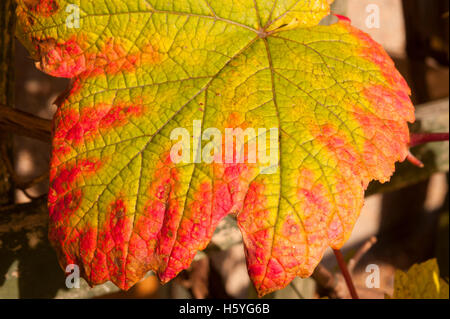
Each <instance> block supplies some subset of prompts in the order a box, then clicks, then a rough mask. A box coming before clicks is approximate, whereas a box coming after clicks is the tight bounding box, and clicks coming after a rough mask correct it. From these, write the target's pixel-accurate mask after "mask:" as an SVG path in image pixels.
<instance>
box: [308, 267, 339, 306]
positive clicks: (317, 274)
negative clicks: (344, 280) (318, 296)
mask: <svg viewBox="0 0 450 319" xmlns="http://www.w3.org/2000/svg"><path fill="white" fill-rule="evenodd" d="M311 277H312V278H313V279H314V280H315V281H316V283H317V286H318V287H319V288H320V290H321V291H322V292H324V294H325V295H327V296H329V297H330V298H337V297H339V293H338V291H337V289H336V287H337V286H338V282H337V280H336V277H335V276H334V275H333V274H332V273H331V272H330V271H329V270H328V269H327V268H325V267H324V266H323V265H321V264H319V265H318V266H317V267H316V269H315V270H314V272H313V274H312V276H311Z"/></svg>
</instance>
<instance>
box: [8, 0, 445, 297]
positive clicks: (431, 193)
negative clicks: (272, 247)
mask: <svg viewBox="0 0 450 319" xmlns="http://www.w3.org/2000/svg"><path fill="white" fill-rule="evenodd" d="M373 4H375V5H377V6H378V8H379V14H380V28H368V27H367V24H366V22H367V18H368V16H369V15H370V14H371V12H372V11H371V12H367V11H366V10H367V8H368V5H373ZM448 6H449V3H448V1H447V0H442V1H441V0H431V1H425V0H406V1H401V0H337V1H336V4H335V5H334V12H336V13H340V14H344V15H346V16H348V17H349V18H350V19H351V20H352V22H353V24H354V25H355V26H357V27H359V28H361V29H362V30H364V31H365V32H367V33H369V34H370V35H371V36H372V37H373V38H374V39H375V40H376V41H378V42H379V43H381V44H382V45H383V46H384V48H386V50H387V51H388V53H389V54H390V55H391V56H392V58H393V59H394V60H395V62H396V65H397V67H398V68H399V70H400V71H401V73H402V74H403V75H404V77H405V78H406V79H407V81H408V83H409V84H410V86H411V88H412V90H413V100H414V103H415V105H417V106H421V107H420V108H418V113H420V115H421V117H420V118H421V121H419V123H416V124H415V126H413V129H416V130H422V131H424V130H426V131H437V132H439V131H448V112H449V111H448V96H449V68H448V57H449V52H448V21H449V19H448ZM15 78H16V82H15V102H14V105H15V107H16V108H17V109H20V110H23V111H25V112H30V113H33V114H35V115H37V116H39V117H42V118H46V119H51V118H52V116H53V114H54V112H55V110H56V108H55V106H54V105H53V102H54V100H55V99H56V97H57V96H58V95H59V94H60V93H61V92H62V91H64V89H65V88H66V87H67V85H68V80H64V79H57V78H51V77H49V76H47V75H45V74H43V73H41V72H40V71H38V70H37V69H36V68H35V67H34V64H33V61H32V60H31V59H30V57H29V56H28V54H27V52H26V50H25V49H24V48H23V47H22V46H21V44H20V43H19V42H17V44H16V54H15ZM423 105H425V106H423ZM2 138H3V139H6V138H7V137H6V136H2ZM9 150H10V152H11V155H12V158H13V165H14V169H15V171H16V173H17V175H18V178H19V179H20V180H25V181H28V180H33V179H35V178H39V177H41V176H43V177H42V180H43V181H42V182H40V183H38V184H37V185H34V186H33V187H31V188H29V189H27V190H26V194H25V193H24V192H23V191H21V190H15V191H14V192H15V195H14V198H15V203H10V204H11V205H12V204H17V203H22V204H25V205H26V203H29V202H30V201H31V199H30V198H38V197H39V196H41V195H45V194H46V192H47V188H48V180H47V178H46V172H48V169H49V168H48V163H49V160H50V151H51V148H50V145H49V144H47V143H44V142H40V141H37V140H34V139H30V138H25V137H19V136H14V137H13V142H12V145H10V148H9ZM413 153H414V154H417V156H418V157H419V158H421V159H425V160H426V161H425V163H426V164H427V165H428V167H427V168H426V169H422V170H420V169H417V168H414V167H412V165H411V164H409V163H402V164H399V166H398V167H399V171H400V173H399V174H397V175H398V176H396V177H395V178H394V182H393V184H392V185H387V186H381V185H376V184H375V185H373V186H372V188H371V189H370V190H369V192H370V193H372V194H373V195H370V196H368V197H367V201H366V205H365V207H364V210H363V212H362V214H361V217H360V219H359V221H358V223H357V225H356V227H355V230H354V233H353V235H352V238H351V239H350V241H349V242H348V243H347V245H346V246H345V247H344V249H343V253H344V255H345V256H346V258H347V259H349V260H350V259H352V258H354V257H355V255H356V256H357V260H356V261H357V263H356V264H355V265H352V269H353V276H354V280H355V284H356V286H357V289H358V292H359V294H360V296H361V297H362V298H383V297H384V294H385V293H388V294H390V293H392V289H393V278H394V271H395V269H408V268H409V267H410V266H411V265H412V264H414V263H417V262H421V261H425V260H427V259H429V258H433V257H437V258H438V261H439V264H440V266H441V274H442V276H444V277H448V267H449V265H448V255H449V247H448V236H449V235H448V173H447V172H448V143H439V145H437V144H436V145H434V146H432V147H426V148H418V149H414V150H413ZM1 164H2V163H1V162H0V166H1ZM403 186H404V187H403ZM38 201H42V202H44V200H43V199H39V200H38ZM0 204H3V203H0ZM43 206H44V205H40V206H36V205H33V206H31V205H30V206H21V209H19V210H17V211H15V213H14V214H16V215H15V217H14V218H13V217H5V216H2V211H0V298H85V297H97V298H192V297H195V298H213V297H214V298H248V297H255V293H254V291H253V289H252V288H251V285H250V281H249V278H248V275H247V270H246V264H245V256H244V250H243V246H242V242H241V237H240V234H239V231H238V230H237V229H236V226H235V225H234V221H233V220H231V219H226V220H225V221H224V222H223V223H222V224H221V226H220V229H219V231H218V232H217V234H216V235H215V237H214V239H213V243H212V244H211V245H210V247H208V249H207V252H206V254H205V253H200V254H199V255H198V256H197V258H196V261H195V262H194V263H193V265H192V266H191V268H190V269H189V270H187V271H185V272H183V273H182V274H181V275H180V276H179V277H178V278H177V279H176V280H174V281H173V282H172V283H170V284H168V285H166V286H164V287H162V286H160V285H159V283H158V281H157V280H156V278H155V277H154V276H153V275H151V274H149V276H148V277H147V278H146V279H145V280H143V281H142V282H141V283H140V284H138V285H137V286H136V287H134V288H132V289H131V290H130V291H129V292H118V291H117V289H116V288H115V287H114V286H113V285H112V284H105V285H102V286H100V287H96V288H95V289H90V288H89V287H88V286H87V284H86V283H85V282H83V283H82V288H81V289H73V290H67V289H66V288H65V278H64V272H63V271H62V270H61V269H60V267H59V265H58V264H57V261H56V256H55V253H54V251H53V249H52V248H51V247H50V245H49V243H48V240H47V231H46V223H47V220H46V218H45V214H46V212H45V208H43ZM2 222H3V223H2ZM5 223H6V224H5ZM374 236H375V237H376V238H377V242H376V243H375V242H374V241H371V240H372V238H373V237H374ZM362 247H364V249H363V250H361V248H362ZM359 255H361V256H359ZM354 261H355V260H353V262H354ZM322 264H323V266H324V267H325V268H326V269H328V270H329V271H330V272H331V273H332V274H333V276H334V277H333V278H335V279H336V278H337V281H336V285H338V286H339V287H335V288H336V290H339V296H340V297H349V296H348V293H347V291H346V287H345V286H342V278H340V274H339V270H338V268H337V266H336V262H335V258H334V255H333V253H332V252H331V250H330V251H328V252H327V254H326V256H325V257H324V260H323V262H322ZM370 264H375V265H377V266H378V267H379V268H380V275H381V286H380V288H378V289H369V288H367V286H366V279H367V276H368V275H369V273H367V272H366V267H367V265H370ZM317 286H318V284H317V282H316V281H315V280H314V279H306V280H301V279H296V280H295V281H294V282H293V284H291V285H290V286H288V287H287V288H286V289H284V290H283V291H280V292H277V293H276V294H272V295H270V296H268V297H269V298H316V297H319V294H318V293H317V292H318V291H319V292H320V291H321V289H319V288H323V287H317ZM319 286H320V285H319ZM322 290H323V289H322ZM322 295H323V294H322Z"/></svg>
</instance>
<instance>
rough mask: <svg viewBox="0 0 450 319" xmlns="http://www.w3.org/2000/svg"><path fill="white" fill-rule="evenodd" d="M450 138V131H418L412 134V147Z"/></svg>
mask: <svg viewBox="0 0 450 319" xmlns="http://www.w3.org/2000/svg"><path fill="white" fill-rule="evenodd" d="M448 140H449V133H418V134H411V142H410V147H414V146H419V145H422V144H426V143H432V142H443V141H448Z"/></svg>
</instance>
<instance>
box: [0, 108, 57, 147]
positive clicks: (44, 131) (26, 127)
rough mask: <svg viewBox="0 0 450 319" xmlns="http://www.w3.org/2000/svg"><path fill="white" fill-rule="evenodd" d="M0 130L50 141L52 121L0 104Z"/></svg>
mask: <svg viewBox="0 0 450 319" xmlns="http://www.w3.org/2000/svg"><path fill="white" fill-rule="evenodd" d="M0 131H6V132H10V133H14V134H17V135H20V136H27V137H31V138H34V139H37V140H41V141H43V142H47V143H50V142H51V139H52V122H51V121H50V120H46V119H42V118H39V117H37V116H34V115H32V114H29V113H25V112H22V111H19V110H16V109H13V108H10V107H6V106H4V105H0Z"/></svg>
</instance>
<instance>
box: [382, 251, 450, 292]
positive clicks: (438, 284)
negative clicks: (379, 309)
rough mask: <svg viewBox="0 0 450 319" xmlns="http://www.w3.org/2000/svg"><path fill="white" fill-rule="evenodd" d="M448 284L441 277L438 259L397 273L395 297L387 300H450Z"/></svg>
mask: <svg viewBox="0 0 450 319" xmlns="http://www.w3.org/2000/svg"><path fill="white" fill-rule="evenodd" d="M448 298H449V292H448V283H447V282H446V281H445V280H444V279H442V278H441V277H440V275H439V266H438V263H437V260H436V259H430V260H428V261H426V262H424V263H421V264H415V265H413V266H412V267H411V268H410V269H409V270H408V271H407V272H406V273H405V272H403V271H401V270H397V271H396V272H395V282H394V295H393V296H392V297H390V296H386V299H448Z"/></svg>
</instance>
